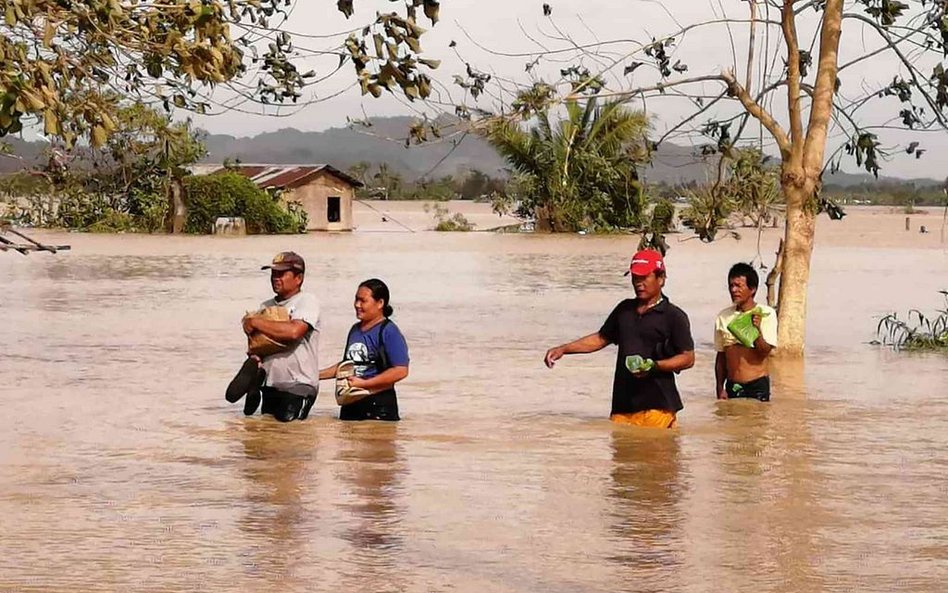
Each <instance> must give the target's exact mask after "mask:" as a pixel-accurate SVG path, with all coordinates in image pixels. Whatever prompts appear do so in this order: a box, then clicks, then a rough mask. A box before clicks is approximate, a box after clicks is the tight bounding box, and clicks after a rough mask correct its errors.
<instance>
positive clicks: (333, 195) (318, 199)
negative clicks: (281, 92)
mask: <svg viewBox="0 0 948 593" xmlns="http://www.w3.org/2000/svg"><path fill="white" fill-rule="evenodd" d="M201 169H202V170H201V171H200V172H201V173H205V174H211V173H217V172H220V171H223V170H224V167H223V166H214V167H209V166H201ZM230 170H232V171H234V172H235V173H240V174H241V175H243V176H244V177H247V178H249V179H250V180H251V181H253V182H254V183H255V184H256V185H257V187H259V188H261V189H263V190H266V191H269V192H279V193H280V199H282V200H285V201H294V202H299V203H300V204H302V206H303V209H304V210H306V214H307V217H308V219H309V221H308V223H307V225H306V230H308V231H351V230H352V200H353V199H355V190H356V188H358V187H362V183H361V182H360V181H359V180H358V179H356V178H354V177H352V176H351V175H348V174H347V173H345V172H343V171H340V170H339V169H336V168H335V167H333V166H331V165H247V164H240V165H237V166H236V167H231V168H230ZM195 172H197V171H195Z"/></svg>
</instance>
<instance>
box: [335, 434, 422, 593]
mask: <svg viewBox="0 0 948 593" xmlns="http://www.w3.org/2000/svg"><path fill="white" fill-rule="evenodd" d="M342 437H343V441H342V442H341V443H340V448H339V450H338V452H337V453H336V455H335V461H336V464H335V465H336V468H337V475H338V478H339V479H340V481H341V483H342V486H343V487H344V488H345V489H346V490H347V492H348V493H349V494H348V496H346V497H344V498H343V499H342V500H340V501H337V503H336V506H337V507H339V511H340V512H341V513H344V514H346V515H349V516H351V520H350V521H349V522H348V525H347V526H346V528H345V530H344V531H343V533H342V534H341V537H342V538H343V539H344V540H345V541H347V542H348V543H349V544H350V545H351V546H352V552H351V554H349V555H348V556H347V557H346V558H344V559H342V561H341V562H340V566H339V567H338V568H339V570H340V572H341V573H342V574H344V575H345V576H346V577H347V578H348V579H349V580H350V582H351V583H352V584H353V585H355V586H358V587H359V588H361V589H364V590H367V591H381V590H386V591H404V590H405V586H404V584H402V583H401V581H402V574H403V571H402V570H400V567H399V556H400V555H401V553H402V550H403V543H404V542H403V539H404V536H403V534H402V533H401V532H400V518H401V516H402V515H403V514H404V512H405V509H404V508H401V507H400V505H399V497H400V495H401V493H400V489H401V486H400V480H401V479H402V478H403V477H404V474H405V473H406V471H407V467H406V465H405V464H404V463H403V462H402V460H401V459H400V457H399V452H398V449H399V445H398V443H397V438H398V426H397V425H394V424H381V425H379V424H376V423H367V424H352V425H349V426H346V427H345V430H344V431H343V434H342Z"/></svg>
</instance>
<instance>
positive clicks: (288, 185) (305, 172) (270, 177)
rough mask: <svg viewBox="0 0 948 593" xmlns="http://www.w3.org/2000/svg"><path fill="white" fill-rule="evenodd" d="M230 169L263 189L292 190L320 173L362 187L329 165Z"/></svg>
mask: <svg viewBox="0 0 948 593" xmlns="http://www.w3.org/2000/svg"><path fill="white" fill-rule="evenodd" d="M232 169H233V170H234V171H236V172H237V173H240V174H241V175H243V176H244V177H248V178H249V179H250V180H251V181H253V182H254V183H255V184H257V186H258V187H261V188H264V189H268V188H274V189H293V188H295V187H299V186H301V185H305V184H306V183H308V182H309V181H310V180H311V179H313V178H314V177H316V176H317V175H319V173H321V172H325V173H329V174H331V175H334V176H336V177H338V178H340V179H342V180H343V181H345V182H346V183H348V184H349V185H352V186H354V187H362V182H360V181H359V180H358V179H356V178H354V177H352V176H351V175H349V174H347V173H344V172H342V171H340V170H339V169H336V168H335V167H333V166H331V165H322V164H320V165H238V166H237V167H232ZM223 170H225V167H224V166H218V167H217V168H216V169H215V170H213V171H212V172H211V173H219V172H221V171H223Z"/></svg>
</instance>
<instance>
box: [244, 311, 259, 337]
mask: <svg viewBox="0 0 948 593" xmlns="http://www.w3.org/2000/svg"><path fill="white" fill-rule="evenodd" d="M254 321H255V318H254V317H251V316H250V315H248V316H246V317H244V318H243V320H242V321H241V324H242V325H243V328H244V333H245V334H247V335H248V336H249V335H250V334H252V333H253V332H254V331H255V330H256V328H255V327H254V325H253V322H254Z"/></svg>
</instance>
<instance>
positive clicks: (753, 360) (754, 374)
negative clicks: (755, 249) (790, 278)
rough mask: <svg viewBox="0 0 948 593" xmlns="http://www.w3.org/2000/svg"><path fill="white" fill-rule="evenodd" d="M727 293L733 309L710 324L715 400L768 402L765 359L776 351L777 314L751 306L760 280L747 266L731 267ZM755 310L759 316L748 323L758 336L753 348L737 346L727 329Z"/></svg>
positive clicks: (768, 388)
mask: <svg viewBox="0 0 948 593" xmlns="http://www.w3.org/2000/svg"><path fill="white" fill-rule="evenodd" d="M727 283H728V291H729V292H730V294H731V302H732V303H733V305H731V306H730V307H728V308H727V309H724V310H723V311H721V312H720V313H718V317H717V319H716V320H715V322H714V347H715V350H717V352H718V354H717V358H716V359H715V361H714V379H715V387H716V391H715V392H716V393H717V396H718V399H732V398H739V397H747V398H754V399H757V400H760V401H762V402H766V401H770V375H769V371H768V365H767V357H768V356H769V355H770V353H771V352H772V351H773V349H774V348H776V347H777V312H776V311H774V309H772V308H771V307H768V306H767V305H758V304H757V303H756V302H754V297H755V296H756V295H757V286H758V284H759V283H760V279H759V278H758V276H757V272H756V271H755V270H754V268H753V267H751V266H750V265H748V264H744V263H739V264H734V266H732V267H731V270H730V272H728V275H727ZM755 307H759V308H760V310H761V315H754V316H753V317H752V321H753V323H754V327H756V328H757V331H758V336H757V339H756V340H754V344H753V347H751V348H748V347H746V346H744V345H743V344H741V342H739V341H738V340H737V338H736V337H734V335H733V334H732V333H731V332H730V331H729V330H728V329H727V326H728V324H729V323H731V321H733V320H734V318H735V317H737V316H738V315H740V314H741V313H743V312H745V311H750V310H751V309H753V308H755Z"/></svg>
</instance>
